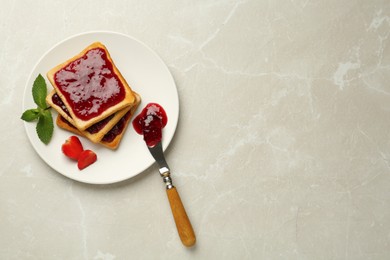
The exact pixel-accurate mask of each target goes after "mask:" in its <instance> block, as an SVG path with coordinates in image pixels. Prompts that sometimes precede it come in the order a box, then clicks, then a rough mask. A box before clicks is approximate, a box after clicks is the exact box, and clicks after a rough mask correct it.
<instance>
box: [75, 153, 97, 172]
mask: <svg viewBox="0 0 390 260" xmlns="http://www.w3.org/2000/svg"><path fill="white" fill-rule="evenodd" d="M96 160H97V156H96V153H95V152H94V151H92V150H84V151H83V152H81V154H80V156H79V159H78V161H77V167H79V169H80V170H82V169H84V168H86V167H88V166H89V165H91V164H93V163H94V162H96Z"/></svg>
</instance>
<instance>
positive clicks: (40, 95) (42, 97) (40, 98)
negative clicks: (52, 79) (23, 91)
mask: <svg viewBox="0 0 390 260" xmlns="http://www.w3.org/2000/svg"><path fill="white" fill-rule="evenodd" d="M32 95H33V99H34V102H35V104H37V105H38V107H40V108H42V109H45V108H47V106H46V95H47V88H46V81H45V79H44V78H43V77H42V75H41V74H39V75H38V77H37V78H36V79H35V81H34V84H33V88H32Z"/></svg>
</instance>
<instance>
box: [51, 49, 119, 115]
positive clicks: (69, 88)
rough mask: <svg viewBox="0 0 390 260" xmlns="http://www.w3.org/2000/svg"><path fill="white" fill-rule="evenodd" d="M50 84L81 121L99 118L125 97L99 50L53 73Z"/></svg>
mask: <svg viewBox="0 0 390 260" xmlns="http://www.w3.org/2000/svg"><path fill="white" fill-rule="evenodd" d="M54 80H55V83H56V85H57V86H58V88H59V90H60V91H61V93H62V94H63V95H64V97H65V99H66V101H67V102H68V104H69V105H70V106H71V107H72V109H73V112H74V113H75V115H76V116H77V117H78V118H80V119H82V120H89V119H91V118H94V117H96V116H99V115H100V114H102V113H103V111H105V110H106V109H108V108H109V107H111V106H114V105H116V104H117V103H119V102H121V101H122V100H123V99H124V97H125V88H124V86H123V84H122V82H121V81H120V79H119V77H118V76H117V75H116V74H115V72H114V69H113V64H112V63H111V62H110V60H109V59H108V57H107V54H106V52H105V50H104V49H102V48H95V49H91V50H89V51H88V52H87V53H86V54H85V55H84V56H82V57H80V58H79V59H77V60H74V61H72V62H71V63H69V64H68V65H66V66H65V67H64V68H62V69H61V70H59V71H57V72H56V73H55V75H54Z"/></svg>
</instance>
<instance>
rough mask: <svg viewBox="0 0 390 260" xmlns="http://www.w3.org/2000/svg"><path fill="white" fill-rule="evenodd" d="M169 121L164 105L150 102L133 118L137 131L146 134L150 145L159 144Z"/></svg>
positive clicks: (147, 142)
mask: <svg viewBox="0 0 390 260" xmlns="http://www.w3.org/2000/svg"><path fill="white" fill-rule="evenodd" d="M167 122H168V117H167V114H166V113H165V110H164V108H163V107H162V106H160V105H159V104H157V103H149V104H147V105H146V107H145V108H144V109H143V110H142V111H141V113H140V114H139V115H138V116H136V117H135V118H134V120H133V127H134V129H135V131H136V132H137V133H138V134H140V135H143V136H144V140H145V142H146V144H147V145H148V146H149V147H153V146H155V145H156V144H158V143H159V142H160V141H161V139H162V129H163V128H164V127H165V126H166V124H167Z"/></svg>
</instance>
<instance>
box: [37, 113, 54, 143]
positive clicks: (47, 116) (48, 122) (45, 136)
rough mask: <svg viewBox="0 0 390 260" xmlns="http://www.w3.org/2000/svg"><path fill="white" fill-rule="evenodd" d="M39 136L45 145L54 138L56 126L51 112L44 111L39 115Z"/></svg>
mask: <svg viewBox="0 0 390 260" xmlns="http://www.w3.org/2000/svg"><path fill="white" fill-rule="evenodd" d="M36 130H37V134H38V137H39V139H40V140H41V141H42V142H43V143H44V144H48V143H49V142H50V140H51V137H52V136H53V130H54V124H53V117H52V115H51V112H50V110H42V111H41V114H40V115H39V119H38V123H37V127H36Z"/></svg>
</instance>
